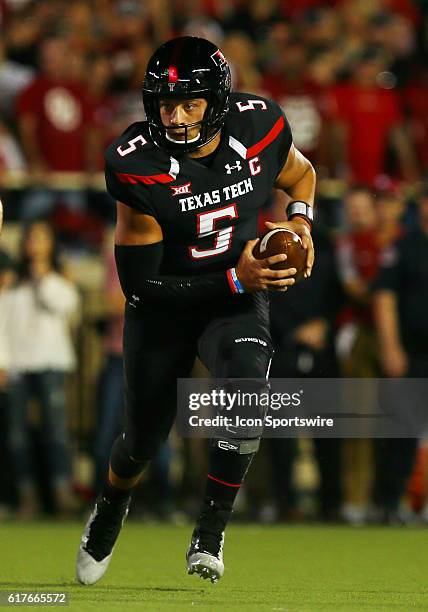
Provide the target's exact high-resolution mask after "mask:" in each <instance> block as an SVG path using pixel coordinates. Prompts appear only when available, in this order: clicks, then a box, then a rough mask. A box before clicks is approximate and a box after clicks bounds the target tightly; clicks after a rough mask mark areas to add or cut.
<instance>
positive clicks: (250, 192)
mask: <svg viewBox="0 0 428 612" xmlns="http://www.w3.org/2000/svg"><path fill="white" fill-rule="evenodd" d="M229 106H230V110H229V113H228V115H227V119H226V122H225V125H224V127H223V128H222V133H221V141H220V144H219V146H218V147H217V149H216V151H215V152H214V153H213V154H211V155H210V156H208V158H203V159H202V160H198V159H195V158H191V157H188V156H185V155H172V154H170V153H169V152H168V151H166V150H162V149H159V148H158V147H156V146H155V145H154V144H153V142H152V141H151V138H150V133H149V129H148V124H147V122H137V123H133V124H132V125H131V126H130V127H129V128H128V129H127V130H126V131H125V132H124V133H123V134H122V135H121V136H120V137H119V138H117V139H116V140H115V141H114V142H113V143H112V144H111V145H110V146H109V147H108V149H107V151H106V154H105V160H106V170H105V172H106V185H107V189H108V191H109V193H110V195H111V196H112V197H114V198H115V199H116V200H119V201H120V202H123V203H124V204H126V205H128V206H131V207H132V208H135V209H136V210H139V211H141V212H142V213H144V214H147V215H151V216H153V217H155V218H156V220H157V221H158V223H159V224H160V226H161V228H162V232H163V242H164V259H163V263H162V268H161V272H163V273H164V274H181V275H186V274H187V275H193V274H199V273H206V272H212V271H218V270H226V269H228V268H230V267H233V266H235V265H236V264H237V262H238V259H239V257H240V254H241V252H242V249H243V248H244V246H245V243H246V242H247V241H248V240H251V239H253V238H256V236H257V220H258V212H259V210H260V208H261V207H262V206H263V205H264V204H265V203H266V201H267V199H268V198H269V196H270V194H271V192H272V188H273V186H274V183H275V179H276V177H277V176H278V174H279V172H280V170H281V169H282V167H283V165H284V163H285V161H286V159H287V155H288V151H289V149H290V146H291V143H292V136H291V130H290V126H289V124H288V122H287V119H286V118H285V116H284V114H283V112H282V110H281V108H280V107H279V106H278V105H277V104H276V103H275V102H273V101H271V100H267V99H265V98H262V97H260V96H256V95H254V94H244V93H233V94H231V96H230V102H229Z"/></svg>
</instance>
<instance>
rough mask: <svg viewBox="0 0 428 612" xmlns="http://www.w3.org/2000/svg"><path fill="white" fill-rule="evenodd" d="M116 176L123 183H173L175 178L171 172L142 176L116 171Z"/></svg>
mask: <svg viewBox="0 0 428 612" xmlns="http://www.w3.org/2000/svg"><path fill="white" fill-rule="evenodd" d="M116 176H117V178H118V179H119V181H120V182H121V183H131V185H136V184H137V183H144V184H145V185H154V184H155V183H161V184H164V183H172V182H173V181H175V178H174V177H173V176H171V175H170V174H153V175H152V176H141V175H140V174H126V173H125V172H116Z"/></svg>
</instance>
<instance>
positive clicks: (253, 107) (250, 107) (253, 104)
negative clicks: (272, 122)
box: [236, 100, 267, 113]
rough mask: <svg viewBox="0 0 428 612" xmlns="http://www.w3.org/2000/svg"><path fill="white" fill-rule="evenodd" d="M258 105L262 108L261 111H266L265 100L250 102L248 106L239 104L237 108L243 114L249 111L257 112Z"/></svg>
mask: <svg viewBox="0 0 428 612" xmlns="http://www.w3.org/2000/svg"><path fill="white" fill-rule="evenodd" d="M256 104H258V105H259V106H260V110H266V109H267V106H266V102H263V100H248V101H247V103H246V104H244V102H237V103H236V106H237V107H238V108H239V112H240V113H243V112H244V111H247V110H256Z"/></svg>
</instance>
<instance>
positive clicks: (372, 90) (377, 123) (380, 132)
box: [333, 49, 419, 186]
mask: <svg viewBox="0 0 428 612" xmlns="http://www.w3.org/2000/svg"><path fill="white" fill-rule="evenodd" d="M385 70H386V64H385V60H384V58H383V56H382V55H381V53H380V52H379V51H378V50H376V49H366V50H365V51H364V52H363V53H362V54H361V55H360V57H359V59H358V61H357V63H356V65H355V69H354V73H353V76H352V78H351V80H350V81H347V82H346V83H341V84H339V85H337V86H336V87H334V88H333V105H334V106H335V116H336V117H335V119H336V121H335V123H336V128H337V130H336V134H337V136H338V138H337V140H338V142H337V146H336V147H335V149H336V153H337V158H336V159H337V160H338V161H339V162H340V163H343V161H344V163H345V167H346V170H347V172H345V174H348V176H347V178H351V179H352V180H354V181H358V182H364V183H367V184H369V185H372V186H376V184H377V180H378V179H379V177H380V175H382V174H385V172H386V166H385V159H386V152H387V148H388V145H389V144H390V143H391V144H392V146H393V148H394V151H395V153H396V156H397V159H398V162H399V167H400V171H401V177H402V178H403V179H404V180H407V181H411V182H412V181H416V180H417V179H418V178H419V173H418V170H417V163H416V158H415V155H414V152H413V148H412V146H411V143H410V141H409V139H408V138H407V135H406V132H405V130H404V127H403V117H402V113H401V106H400V101H399V98H398V96H397V94H396V92H395V91H393V89H391V88H389V89H388V88H386V87H387V86H388V87H390V86H389V81H386V82H385V85H384V86H383V87H382V86H381V85H380V84H379V83H382V82H383V81H382V76H381V75H384V73H385Z"/></svg>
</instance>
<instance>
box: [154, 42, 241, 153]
mask: <svg viewBox="0 0 428 612" xmlns="http://www.w3.org/2000/svg"><path fill="white" fill-rule="evenodd" d="M230 89H231V76H230V69H229V65H228V63H227V60H226V59H225V57H224V55H223V53H222V52H221V51H220V49H219V48H218V47H217V46H216V45H214V44H213V43H211V42H209V41H208V40H205V39H204V38H196V37H193V36H183V37H181V38H174V39H173V40H170V41H168V42H166V43H165V44H163V45H162V46H161V47H159V49H158V50H157V51H155V53H154V54H153V55H152V57H151V58H150V60H149V63H148V65H147V70H146V75H145V79H144V83H143V102H144V108H145V111H146V117H147V121H148V122H149V129H150V135H151V137H152V139H153V142H154V143H155V144H156V145H157V146H158V147H162V148H165V149H167V150H169V151H171V152H175V153H178V152H181V153H188V152H190V151H194V150H196V149H199V148H200V147H202V146H203V145H205V144H207V143H208V142H210V141H211V140H212V139H213V138H214V137H215V136H216V134H218V132H219V131H220V129H221V128H222V126H223V124H224V122H225V119H226V115H227V112H228V102H229V94H230ZM168 97H169V98H184V99H186V98H187V99H188V98H205V99H206V100H207V102H208V106H207V108H206V110H205V113H204V117H203V119H202V121H198V122H196V123H192V124H188V125H186V126H183V129H184V132H185V138H184V140H183V141H177V140H174V139H173V138H172V136H171V135H170V134H169V133H168V132H169V131H170V130H174V129H175V130H176V129H177V127H175V128H174V127H165V126H164V125H163V123H162V121H161V117H160V107H159V101H160V99H162V98H168ZM195 126H200V132H199V136H198V137H197V138H196V139H195V138H194V139H192V140H190V139H189V138H188V136H187V135H188V130H189V129H190V128H193V127H195Z"/></svg>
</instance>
